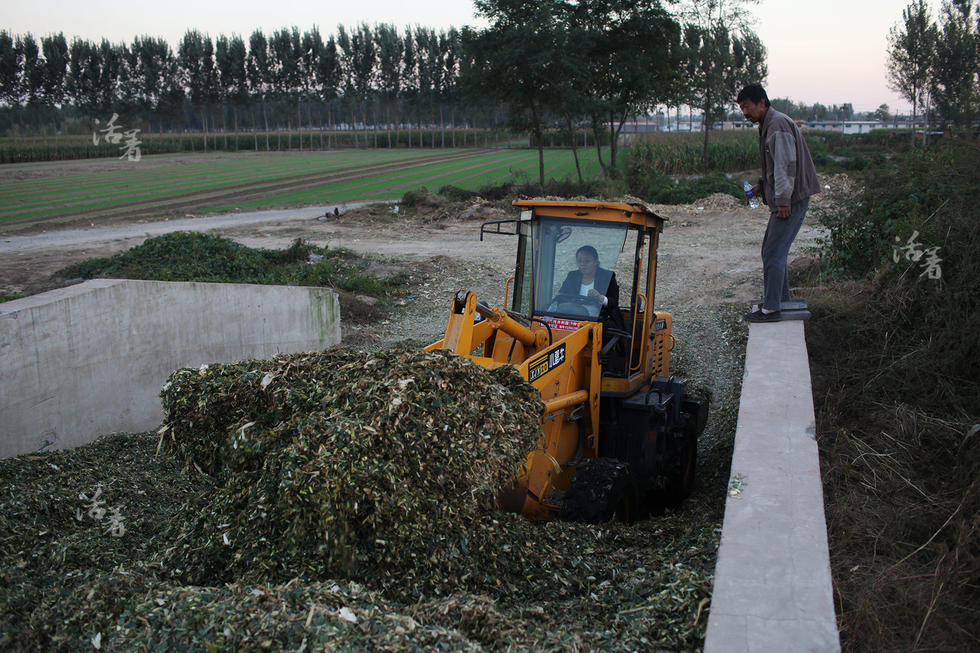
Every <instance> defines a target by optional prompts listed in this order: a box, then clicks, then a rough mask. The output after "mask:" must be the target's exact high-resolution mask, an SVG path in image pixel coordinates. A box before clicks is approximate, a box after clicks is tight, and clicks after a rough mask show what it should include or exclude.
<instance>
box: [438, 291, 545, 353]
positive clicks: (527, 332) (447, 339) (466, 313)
mask: <svg viewBox="0 0 980 653" xmlns="http://www.w3.org/2000/svg"><path fill="white" fill-rule="evenodd" d="M477 315H479V316H480V317H481V318H482V319H481V320H479V321H477V319H476V316H477ZM497 331H503V332H504V333H506V334H507V335H509V336H511V337H512V338H516V339H517V340H518V341H520V343H521V344H522V345H524V346H525V347H527V348H531V349H534V348H537V347H540V346H541V345H543V344H544V338H546V334H544V333H542V332H540V331H539V332H537V333H535V332H534V331H532V330H531V329H529V328H527V327H526V326H524V325H523V324H521V323H519V322H518V321H517V320H515V319H514V318H512V317H511V316H510V315H508V314H507V311H505V310H504V309H502V308H491V307H490V306H488V305H487V304H485V303H483V302H478V301H477V299H476V294H475V293H473V292H468V291H460V292H458V293H456V296H455V297H453V303H452V310H451V311H450V313H449V322H448V323H447V325H446V335H445V336H444V337H443V339H442V340H440V341H438V342H435V343H432V344H431V345H429V346H428V347H426V349H427V350H429V351H432V350H434V349H449V350H451V351H452V352H454V353H456V354H459V355H461V356H469V355H471V354H472V352H473V350H474V349H476V348H477V347H479V346H481V345H482V344H483V343H485V342H486V341H487V339H488V338H490V336H492V335H493V334H494V333H496V332H497ZM539 340H540V342H539Z"/></svg>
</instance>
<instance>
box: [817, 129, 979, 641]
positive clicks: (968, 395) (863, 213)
mask: <svg viewBox="0 0 980 653" xmlns="http://www.w3.org/2000/svg"><path fill="white" fill-rule="evenodd" d="M978 167H980V147H978V146H977V145H975V144H969V143H962V142H946V143H942V144H940V145H938V146H935V147H932V148H930V149H923V150H921V151H917V152H914V153H912V154H910V155H908V156H907V157H904V158H901V159H898V160H896V161H895V162H894V163H893V164H892V165H891V166H890V167H889V168H888V169H887V170H885V171H883V172H882V173H881V174H880V175H872V176H870V177H869V179H868V180H867V181H866V183H865V185H864V188H863V190H862V191H861V193H860V194H859V196H858V197H857V199H856V200H855V201H854V202H853V203H851V204H850V205H847V206H842V207H840V208H839V209H837V210H835V211H834V212H832V213H828V214H826V215H825V216H824V218H823V219H824V222H825V224H827V225H828V226H829V227H830V229H831V236H830V239H829V241H828V243H827V247H826V249H825V250H824V266H825V268H826V271H825V276H828V277H830V278H832V279H834V281H833V282H832V283H831V284H829V285H827V286H825V287H823V288H820V289H815V290H814V291H813V292H812V293H811V294H810V298H811V302H810V307H811V310H812V311H813V319H812V320H811V322H810V323H809V324H808V326H807V330H806V333H807V345H808V350H809V352H810V358H811V371H812V374H813V381H814V397H815V399H816V403H817V427H818V440H819V443H820V455H821V464H822V468H823V469H822V472H823V479H824V494H825V497H826V513H827V526H828V537H829V543H830V553H831V565H832V569H833V575H834V581H835V585H836V589H837V593H838V596H839V602H838V610H839V615H838V616H839V623H840V627H841V639H842V643H843V645H844V647H845V648H847V649H849V650H854V651H881V650H927V649H928V650H970V649H972V648H975V647H976V642H977V631H976V626H975V624H976V610H975V608H974V607H972V606H975V605H976V604H977V600H978V598H980V597H978V591H977V583H976V580H977V578H978V575H980V550H978V547H977V541H978V535H980V533H978V530H980V520H978V519H977V514H978V511H980V480H978V470H980V426H978V425H976V421H977V415H980V382H978V379H977V375H976V362H977V360H980V334H978V330H977V328H976V325H977V324H978V323H980V285H978V283H977V279H978V278H980V259H978V258H977V256H976V251H977V250H978V248H980V209H978V207H980V187H978V185H977V184H976V170H977V169H978ZM931 248H935V249H931ZM930 249H931V253H932V254H935V255H936V256H937V258H939V259H941V261H939V262H937V263H936V265H937V266H938V267H933V265H932V263H931V262H930V260H929V254H928V253H927V250H930Z"/></svg>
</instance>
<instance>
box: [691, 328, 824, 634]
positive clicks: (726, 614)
mask: <svg viewBox="0 0 980 653" xmlns="http://www.w3.org/2000/svg"><path fill="white" fill-rule="evenodd" d="M803 325H804V323H803V322H802V321H790V322H772V323H757V324H752V325H751V326H750V327H749V342H748V346H747V348H746V354H745V376H744V378H743V381H742V397H741V401H740V403H739V410H738V425H737V426H736V428H735V451H734V453H733V455H732V473H731V479H730V481H729V491H728V498H727V502H726V505H725V522H724V525H723V528H722V535H721V547H720V548H719V550H718V562H717V564H716V567H715V581H714V590H713V594H712V598H711V612H710V615H709V618H708V632H707V640H706V641H705V647H704V650H705V653H728V652H732V653H736V652H737V653H743V652H748V653H755V652H770V651H771V652H776V651H794V652H796V651H815V652H816V651H819V652H821V653H823V652H825V651H839V650H840V638H839V636H838V632H837V620H836V617H835V615H834V602H833V587H832V584H831V575H830V555H829V550H828V548H827V527H826V522H825V519H824V510H823V485H822V483H821V480H820V464H819V459H818V454H817V443H816V440H815V439H814V429H815V426H816V424H815V420H814V413H813V395H812V391H811V387H810V364H809V360H808V358H807V351H806V341H805V339H804V331H803V329H804V326H803Z"/></svg>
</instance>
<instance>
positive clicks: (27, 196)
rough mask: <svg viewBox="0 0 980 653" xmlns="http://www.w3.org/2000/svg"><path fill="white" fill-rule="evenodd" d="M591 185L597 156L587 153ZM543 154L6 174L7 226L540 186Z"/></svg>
mask: <svg viewBox="0 0 980 653" xmlns="http://www.w3.org/2000/svg"><path fill="white" fill-rule="evenodd" d="M579 157H580V160H581V164H582V172H583V175H584V176H585V177H586V179H588V178H591V177H594V176H595V175H596V174H597V173H598V172H599V168H600V167H599V163H598V161H597V157H596V152H595V150H594V149H593V150H579ZM545 170H546V176H547V179H549V180H564V179H574V178H576V173H575V162H574V159H573V157H572V151H571V150H570V149H548V150H546V151H545ZM537 171H538V158H537V151H536V150H527V149H521V150H517V149H514V150H507V149H500V150H475V149H445V150H431V149H412V150H409V149H394V150H339V151H331V152H314V153H286V154H284V153H273V154H242V155H234V154H224V155H221V156H214V155H211V156H208V155H199V156H195V155H188V154H181V155H157V156H145V157H143V159H142V160H141V161H138V162H130V161H112V162H106V161H105V160H88V161H72V162H52V163H31V164H11V165H5V166H2V168H0V180H2V183H0V223H15V222H17V223H22V222H29V221H45V220H51V219H59V218H66V219H71V218H76V219H89V218H93V219H97V218H100V217H104V216H116V217H140V216H151V215H154V214H166V213H168V212H174V211H179V212H181V213H194V214H201V213H213V212H221V211H233V210H236V209H259V208H268V207H283V206H295V205H307V204H326V203H335V202H345V201H352V200H360V199H378V200H382V199H398V198H400V197H401V196H402V195H404V193H405V192H406V191H410V190H417V189H419V188H421V187H427V188H430V189H438V188H440V187H441V186H444V185H447V184H452V185H454V186H457V187H460V188H464V189H469V190H476V189H478V188H480V187H481V186H484V185H497V184H502V183H505V182H527V181H536V180H537Z"/></svg>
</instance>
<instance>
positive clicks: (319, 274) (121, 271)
mask: <svg viewBox="0 0 980 653" xmlns="http://www.w3.org/2000/svg"><path fill="white" fill-rule="evenodd" d="M367 267H368V262H367V261H365V260H364V259H361V258H360V257H358V256H357V255H356V254H354V253H353V252H351V251H349V250H345V249H330V250H328V249H326V248H321V247H316V246H315V245H311V244H310V243H307V242H305V241H303V240H302V239H296V240H295V241H293V244H292V245H291V246H290V247H289V248H287V249H284V250H268V249H255V248H250V247H245V246H244V245H241V244H239V243H236V242H235V241H233V240H231V239H229V238H224V237H222V236H216V235H212V234H202V233H194V232H176V233H172V234H166V235H163V236H157V237H155V238H149V239H147V240H146V241H145V242H144V243H143V244H142V245H139V246H137V247H133V248H132V249H129V250H127V251H125V252H122V253H121V254H117V255H115V256H111V257H108V258H93V259H87V260H85V261H82V262H80V263H76V264H74V265H71V266H69V267H67V268H64V269H63V270H61V271H60V272H59V273H58V274H59V275H63V276H65V277H67V278H72V277H82V278H85V279H93V278H97V277H110V278H121V279H146V280H154V281H203V282H212V283H255V284H269V285H294V286H327V287H330V288H334V289H337V290H343V291H347V292H350V293H359V294H365V295H370V296H372V297H379V298H386V297H388V296H389V295H390V294H391V292H392V291H393V290H394V288H396V287H397V286H399V285H400V283H401V280H400V278H399V277H395V278H392V279H387V280H382V279H380V278H378V277H376V276H374V275H372V274H370V273H369V272H368V271H367Z"/></svg>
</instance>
